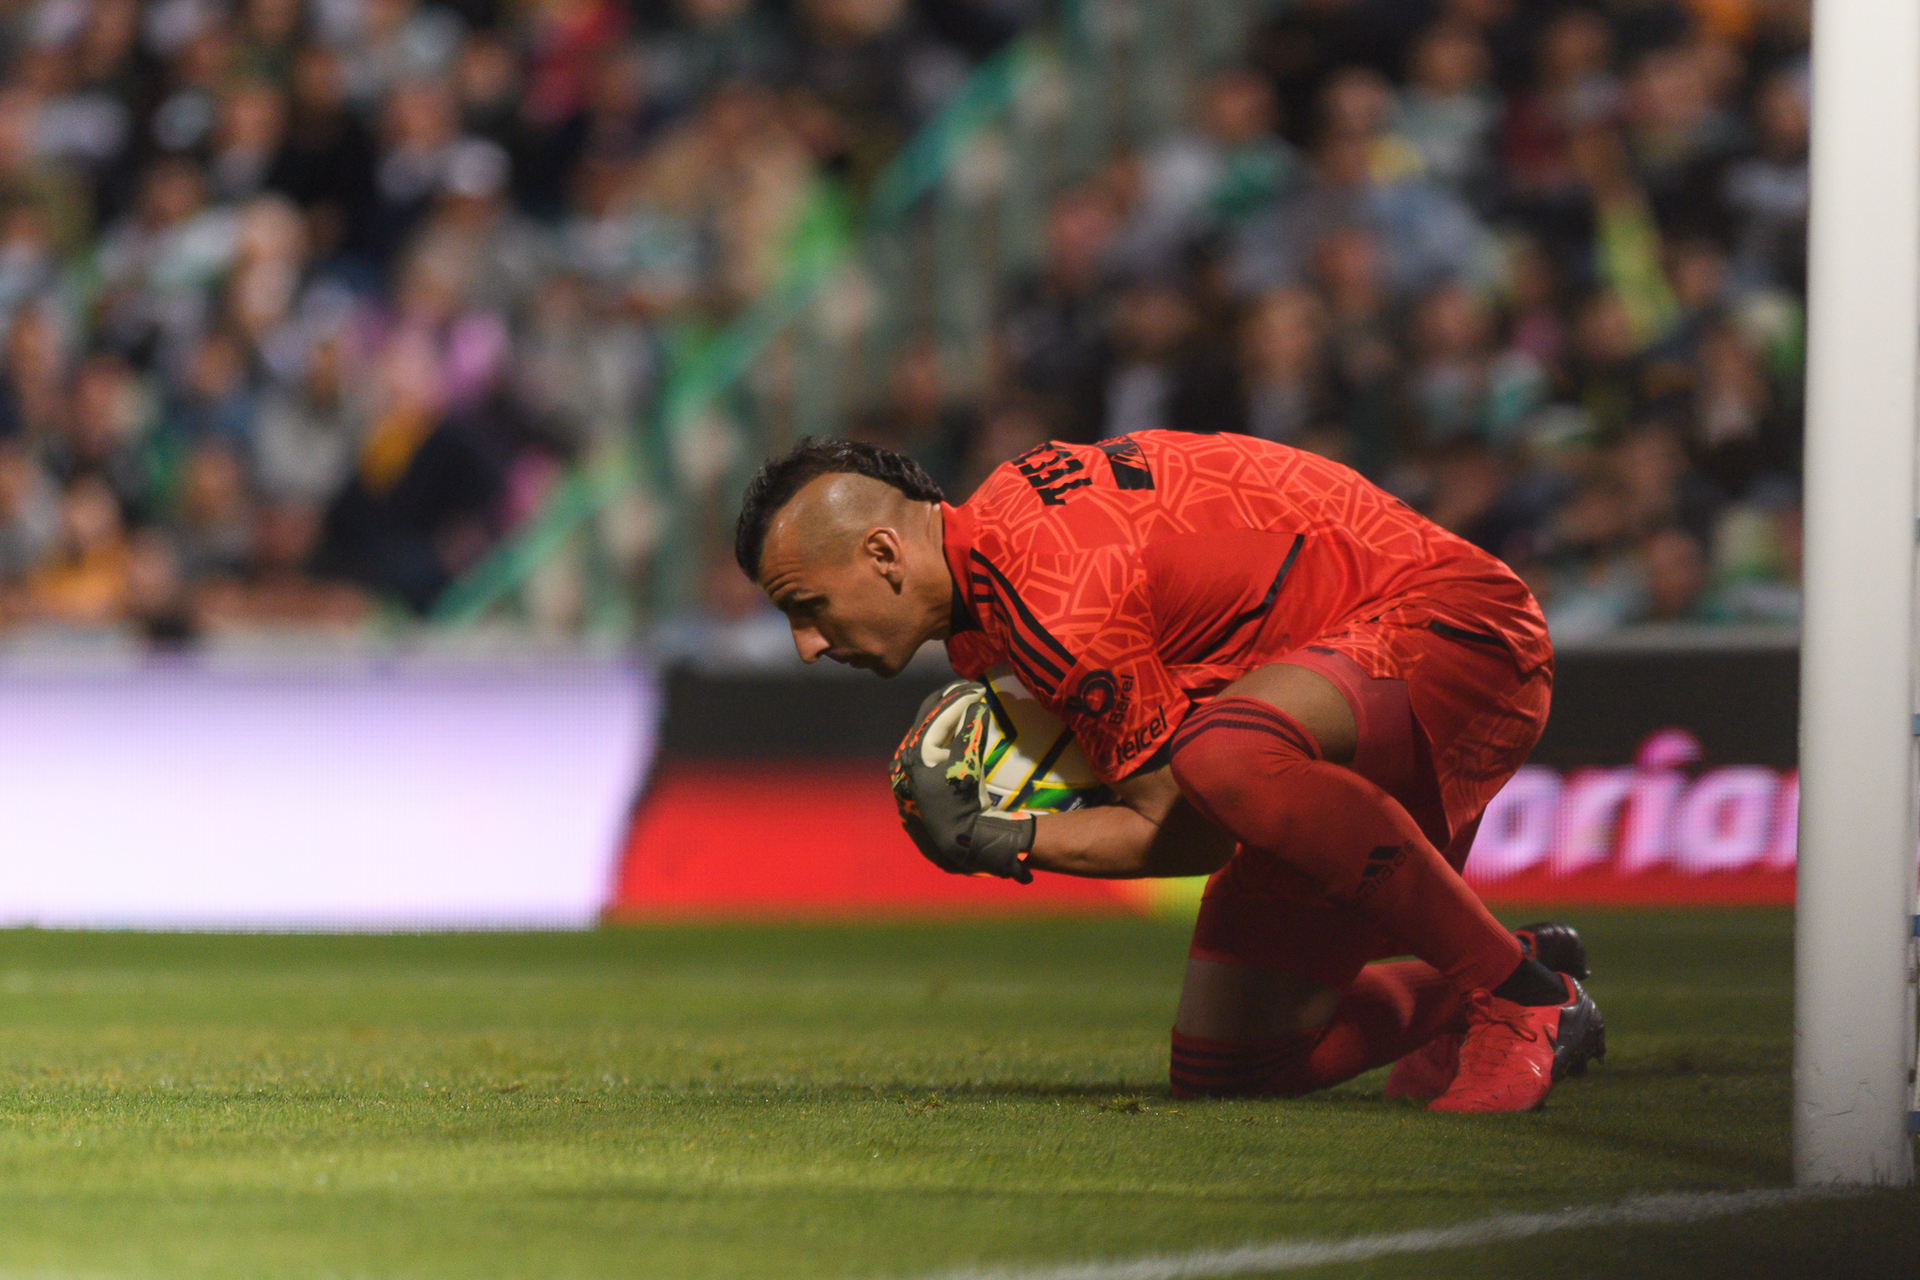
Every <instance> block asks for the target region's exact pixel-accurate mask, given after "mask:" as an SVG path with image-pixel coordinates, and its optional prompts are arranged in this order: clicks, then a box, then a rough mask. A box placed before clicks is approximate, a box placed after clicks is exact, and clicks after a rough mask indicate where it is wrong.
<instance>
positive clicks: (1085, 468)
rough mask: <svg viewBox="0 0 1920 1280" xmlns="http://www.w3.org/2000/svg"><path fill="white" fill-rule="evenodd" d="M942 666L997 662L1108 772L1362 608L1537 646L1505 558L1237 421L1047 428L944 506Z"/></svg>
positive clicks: (1541, 626) (1535, 626) (1541, 641)
mask: <svg viewBox="0 0 1920 1280" xmlns="http://www.w3.org/2000/svg"><path fill="white" fill-rule="evenodd" d="M941 513H942V515H943V516H944V517H945V521H946V554H947V565H948V567H949V568H950V569H951V570H952V572H953V580H954V583H955V584H956V585H955V593H954V630H953V634H952V636H951V637H950V638H949V639H948V641H947V654H948V657H949V659H950V660H951V661H952V663H953V667H954V670H956V671H958V672H959V673H960V674H961V675H963V676H967V677H978V676H979V675H980V674H981V673H982V672H984V671H986V669H987V668H988V667H990V666H993V665H994V664H995V663H999V662H1007V663H1010V664H1011V665H1012V667H1013V669H1014V671H1015V672H1016V673H1018V675H1019V677H1020V680H1021V682H1022V683H1024V684H1025V685H1026V686H1027V687H1028V688H1029V689H1031V690H1032V691H1033V693H1034V694H1035V696H1037V697H1038V698H1039V699H1040V701H1041V702H1042V703H1044V704H1045V705H1046V706H1048V707H1050V708H1051V709H1052V710H1053V711H1054V713H1055V714H1057V715H1058V716H1060V718H1061V719H1062V720H1064V721H1065V722H1066V723H1067V724H1068V726H1070V727H1071V728H1072V729H1073V732H1074V736H1075V737H1076V738H1078V739H1079V742H1080V745H1081V747H1082V749H1083V750H1085V752H1086V753H1087V758H1088V759H1089V760H1090V761H1091V762H1092V763H1093V766H1094V768H1095V769H1096V770H1098V771H1099V773H1100V775H1101V776H1102V777H1103V778H1106V779H1107V780H1108V781H1110V782H1114V781H1119V780H1120V779H1122V778H1125V777H1127V776H1129V775H1131V774H1133V773H1135V772H1137V771H1138V770H1139V769H1140V768H1141V767H1142V766H1143V765H1145V764H1147V763H1148V762H1150V761H1153V760H1154V758H1155V757H1156V755H1157V753H1158V752H1159V751H1160V749H1161V748H1162V747H1163V746H1164V745H1165V744H1166V742H1167V739H1168V738H1170V737H1171V736H1172V735H1173V731H1174V730H1175V729H1176V728H1177V727H1178V726H1179V724H1180V721H1181V720H1182V719H1183V718H1184V717H1185V715H1186V713H1187V710H1188V708H1189V707H1191V706H1192V705H1193V703H1194V702H1196V701H1199V700H1202V699H1205V698H1207V697H1210V696H1212V695H1213V694H1214V693H1216V692H1218V691H1219V690H1220V689H1221V688H1222V687H1223V686H1225V685H1226V684H1228V683H1229V682H1230V681H1232V680H1233V679H1234V678H1236V677H1238V676H1240V675H1243V674H1245V673H1246V672H1248V671H1250V670H1252V669H1253V668H1255V667H1258V666H1262V665H1264V664H1266V663H1269V662H1273V661H1275V660H1276V659H1278V658H1280V657H1282V656H1284V655H1285V654H1287V653H1289V652H1291V651H1292V650H1294V649H1298V648H1301V647H1303V646H1305V645H1307V644H1308V643H1309V642H1311V641H1312V640H1314V639H1315V638H1316V637H1320V636H1326V635H1329V634H1332V633H1335V632H1337V631H1339V630H1341V629H1342V628H1343V627H1347V626H1352V625H1355V624H1358V623H1376V622H1377V623H1381V624H1385V625H1406V626H1416V627H1433V628H1435V629H1437V630H1441V631H1442V633H1443V634H1449V635H1453V636H1455V638H1458V639H1462V640H1465V641H1468V642H1470V643H1471V642H1479V643H1486V644H1498V645H1499V646H1501V647H1502V648H1504V649H1505V650H1506V651H1507V652H1508V653H1509V654H1510V655H1511V656H1512V658H1513V660H1514V662H1515V664H1516V665H1517V666H1519V668H1520V669H1521V670H1522V671H1530V670H1533V669H1535V668H1538V667H1541V666H1544V665H1546V664H1547V663H1549V662H1551V661H1552V656H1553V651H1552V647H1551V645H1550V644H1549V642H1548V639H1547V631H1546V625H1545V623H1544V622H1543V621H1542V620H1541V616H1540V611H1539V608H1538V606H1537V605H1536V604H1535V603H1534V600H1533V596H1532V595H1531V594H1530V593H1529V592H1528V590H1527V588H1526V586H1525V584H1523V583H1522V582H1521V581H1520V579H1519V578H1518V577H1517V576H1515V575H1514V573H1513V572H1512V570H1510V569H1508V568H1507V567H1506V566H1505V565H1504V564H1502V563H1500V561H1498V560H1496V559H1495V558H1494V557H1492V556H1490V555H1488V554H1487V553H1486V552H1484V551H1481V550H1480V549H1479V548H1477V547H1475V546H1473V545H1472V544H1471V543H1469V542H1466V541H1465V540H1463V539H1461V538H1458V537H1455V536H1454V535H1453V534H1451V533H1448V532H1447V531H1446V530H1444V529H1442V528H1440V527H1439V526H1438V525H1436V524H1434V523H1433V522H1432V521H1430V520H1428V519H1426V518H1425V517H1424V516H1421V515H1420V514H1419V513H1418V512H1416V511H1414V510H1413V509H1412V508H1410V507H1408V506H1407V505H1406V504H1405V503H1403V502H1401V501H1399V500H1398V499H1397V498H1393V497H1391V496H1389V495H1388V494H1386V493H1384V492H1382V491H1381V490H1380V489H1378V488H1376V487H1375V486H1373V485H1372V484H1369V483H1368V482H1367V481H1366V480H1365V479H1363V478H1361V476H1359V475H1358V474H1357V473H1355V472H1353V471H1351V470H1349V469H1348V468H1346V467H1343V466H1341V465H1339V464H1338V463H1335V462H1329V461H1327V460H1326V459H1324V458H1320V457H1317V456H1315V455H1313V454H1310V453H1303V452H1301V451H1300V450H1297V449H1290V448H1288V447H1286V446H1285V445H1278V444H1269V443H1267V442H1266V441H1263V440H1257V439H1254V438H1252V437H1250V436H1239V435H1211V436H1207V435H1188V434H1184V433H1180V432H1171V431H1142V432H1138V433H1136V434H1134V435H1130V436H1121V437H1119V438H1117V439H1113V440H1103V441H1101V442H1100V443H1099V444H1095V445H1065V444H1051V443H1050V444H1044V445H1041V446H1039V447H1038V448H1035V449H1031V450H1029V451H1027V452H1026V453H1024V454H1021V455H1020V456H1019V457H1018V458H1015V459H1014V460H1013V461H1011V462H1008V463H1005V464H1003V465H1001V466H1000V467H997V468H996V469H995V470H994V471H993V473H992V474H991V475H989V476H988V477H987V479H986V481H985V483H983V484H982V485H981V486H980V488H979V490H978V491H977V492H976V493H975V494H974V495H973V497H971V498H970V499H968V500H967V501H966V502H965V503H963V504H962V505H960V506H958V507H954V506H942V508H941Z"/></svg>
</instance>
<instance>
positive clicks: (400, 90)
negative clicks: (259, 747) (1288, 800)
mask: <svg viewBox="0 0 1920 1280" xmlns="http://www.w3.org/2000/svg"><path fill="white" fill-rule="evenodd" d="M1806 48H1807V5H1806V3H1805V2H1804V0H1692V2H1691V3H1679V2H1677V0H1634V2H1632V3H1627V2H1626V0H1618V2H1615V3H1606V4H1599V5H1596V6H1593V7H1580V6H1571V5H1561V4H1534V3H1520V2H1518V0H1445V2H1444V3H1440V2H1421V3H1416V2H1414V0H1403V2H1399V0H1298V2H1296V3H1288V4H1271V3H1246V4H1228V3H1215V4H1207V3H1201V2H1200V0H1185V2H1178V0H1153V2H1147V0H1139V2H1134V3H1122V2H1121V0H1085V2H1084V3H1081V4H1063V5H1059V6H1054V5H1046V4H1041V3H1037V2H1028V3H1022V2H1021V0H923V2H921V3H915V4H909V3H906V2H905V0H792V3H786V4H773V3H764V2H762V3H755V2H754V0H676V2H674V3H660V2H658V0H656V2H654V3H638V2H635V3H629V4H622V3H618V2H617V0H537V2H530V3H525V4H520V5H504V4H499V3H497V2H496V0H455V2H453V3H448V4H425V3H419V2H418V0H314V2H313V3H311V4H305V5H303V4H302V3H301V2H300V0H239V2H237V3H236V4H235V5H234V6H233V7H231V8H228V7H223V6H222V5H219V4H217V3H214V0H161V2H160V3H152V4H143V3H139V2H137V0H39V2H38V3H32V4H24V5H14V6H11V7H8V8H7V9H6V10H5V11H4V15H0V53H3V55H4V66H5V68H6V70H5V74H4V81H0V326H4V332H3V333H0V629H4V630H5V631H6V632H8V633H9V634H10V635H11V636H14V637H18V636H24V635H38V634H44V633H46V632H47V631H49V630H51V631H54V632H56V633H58V634H60V635H63V636H65V635H70V634H71V633H74V632H99V631H105V632H110V633H113V634H117V635H122V636H139V637H144V638H145V639H147V640H150V641H151V642H153V643H155V644H165V645H180V644H190V643H194V642H195V641H196V640H198V639H203V638H214V639H218V638H221V637H226V636H234V635H251V634H258V633H266V634H270V635H279V634H282V633H284V632H287V631H297V632H303V633H311V632H314V631H323V632H328V633H333V634H339V635H344V636H348V637H353V636H365V635H369V634H380V633H387V632H391V631H394V630H396V629H402V630H404V629H407V628H410V627H413V626H415V625H418V623H419V621H420V620H425V622H426V625H438V626H441V627H459V626H464V625H468V624H471V623H474V622H477V621H483V622H485V623H487V624H488V625H493V626H499V627H502V628H505V629H508V630H510V631H514V632H516V633H517V632H526V633H529V634H532V635H536V636H543V637H562V638H571V637H580V636H587V637H594V636H613V637H616V638H627V637H631V636H633V635H635V634H636V633H640V632H645V633H647V634H650V635H653V636H655V637H656V638H657V641H658V643H659V645H660V646H661V647H662V648H663V649H664V650H665V651H666V652H667V653H669V654H673V653H675V652H679V653H702V654H710V653H712V652H713V651H714V649H715V646H717V645H720V646H732V647H733V648H735V649H737V650H738V651H739V652H741V653H743V654H745V655H748V656H751V655H753V654H757V653H759V652H761V651H762V650H764V651H766V652H768V653H778V652H780V646H781V645H782V644H783V643H784V641H783V640H781V638H780V636H779V634H778V628H777V619H774V620H773V622H774V624H775V625H774V626H772V627H768V626H766V621H767V620H766V619H765V618H764V617H763V616H762V613H761V611H762V610H763V609H764V606H763V604H762V603H761V602H760V601H759V600H758V599H757V593H755V592H754V591H753V590H752V588H751V586H750V585H749V584H747V583H745V582H743V581H741V580H740V579H739V577H738V574H737V573H736V572H735V571H734V570H732V568H731V566H730V564H729V562H728V558H727V556H726V555H725V552H724V546H725V523H726V521H727V519H728V518H729V517H730V514H731V508H732V505H733V503H732V499H733V497H734V495H735V493H737V489H738V485H739V484H740V483H741V482H742V481H743V480H744V476H745V473H746V471H747V470H748V469H749V468H750V466H751V465H752V463H753V462H755V461H756V460H757V458H758V456H759V455H760V454H761V453H763V452H764V451H765V450H766V449H769V448H776V447H779V446H780V445H781V444H783V443H784V442H785V441H786V440H788V439H790V438H792V437H794V436H796V435H798V434H801V433H803V432H808V431H815V432H837V433H845V434H852V435H856V436H860V437H862V438H866V439H871V440H874V441H877V442H880V443H884V444H887V445H890V446H892V447H896V448H902V449H905V450H907V451H909V452H911V453H913V454H915V455H916V456H918V457H919V458H921V460H922V461H923V462H925V463H926V464H927V465H928V467H929V468H930V469H931V470H932V471H933V472H934V473H935V474H936V475H937V476H938V477H939V478H940V479H941V480H942V481H943V483H945V484H946V485H947V486H948V488H949V491H950V493H951V494H952V495H953V496H955V497H959V496H962V495H964V494H965V493H966V492H967V491H968V490H969V489H970V487H971V486H972V485H973V484H974V483H976V482H977V480H978V478H979V477H980V476H981V475H982V474H983V473H984V472H985V471H986V470H987V469H989V468H990V467H991V466H993V465H994V464H996V463H998V462H1000V461H1002V460H1004V459H1005V458H1007V457H1009V456H1012V455H1013V454H1015V453H1017V452H1019V451H1020V450H1022V449H1024V448H1026V447H1028V446H1030V445H1031V444H1033V443H1035V442H1037V441H1038V440H1040V439H1043V438H1047V437H1050V436H1052V437H1065V438H1072V439H1094V438H1098V437H1101V436H1105V435H1111V434H1116V433H1120V432H1125V431H1130V430H1137V429H1141V428H1145V427H1154V426H1165V427H1173V428H1177V429H1185V430H1237V431H1248V432H1252V433H1255V434H1258V435H1262V436H1266V437H1269V438H1273V439H1279V440H1284V441H1287V442H1290V443H1295V444H1299V445H1301V446H1302V447H1306V448H1311V449H1315V450H1317V451H1321V452H1325V453H1328V454H1331V455H1334V456H1336V457H1340V458H1342V459H1345V460H1348V461H1350V462H1352V463H1353V464H1354V465H1356V466H1358V467H1360V468H1361V469H1362V470H1364V471H1365V472H1366V473H1367V474H1369V475H1370V476H1372V477H1373V478H1375V479H1376V480H1378V481H1379V482H1380V483H1382V484H1384V485H1385V486H1386V487H1388V488H1389V489H1390V490H1392V491H1393V492H1394V493H1396V494H1398V495H1400V496H1402V497H1404V498H1405V499H1406V500H1407V501H1409V502H1411V503H1413V504H1415V505H1416V506H1418V507H1420V508H1421V509H1422V510H1424V511H1426V512H1428V513H1429V514H1430V515H1432V516H1433V518H1435V519H1436V520H1438V521H1439V522H1440V523H1442V524H1444V525H1446V526H1447V527H1449V528H1452V529H1455V530H1457V531H1459V532H1461V533H1463V534H1465V535H1466V536H1468V537H1470V538H1471V539H1473V540H1474V541H1476V542H1478V543H1479V544H1481V545H1483V546H1485V547H1488V548H1489V549H1491V550H1493V551H1495V552H1496V553H1498V554H1500V555H1501V556H1503V557H1504V558H1506V559H1507V560H1508V561H1509V562H1510V563H1512V564H1514V565H1515V566H1516V568H1518V569H1520V570H1521V571H1522V572H1523V573H1524V574H1525V576H1526V577H1527V579H1528V581H1529V582H1530V583H1532V584H1533V586H1534V588H1535V590H1536V592H1537V593H1538V594H1539V596H1540V597H1541V599H1542V601H1543V602H1544V603H1545V605H1546V608H1547V611H1548V615H1549V618H1550V621H1551V623H1552V625H1553V627H1554V631H1555V634H1556V637H1557V638H1560V639H1563V640H1578V639H1581V638H1586V637H1593V636H1598V635H1603V634H1605V633H1608V632H1610V631H1612V630H1614V629H1616V628H1618V627H1621V626H1623V625H1626V624H1630V623H1635V622H1641V621H1648V620H1652V621H1660V622H1674V621H1693V622H1702V623H1710V622H1744V623H1752V622H1762V623H1764V622H1790V621H1792V620H1793V619H1794V618H1795V617H1796V616H1797V612H1798V590H1797V585H1796V584H1797V575H1798V557H1797V547H1798V528H1799V524H1798V502H1799V498H1798V467H1799V435H1800V408H1799V406H1800V383H1799V378H1800V355H1801V325H1802V310H1803V305H1802V304H1803V296H1804V251H1803V240H1804V220H1805V214H1806V202H1807V170H1806V141H1807V85H1806V74H1807V73H1806ZM1145 49H1152V50H1154V51H1155V53H1156V55H1157V56H1155V57H1153V58H1151V59H1149V58H1144V57H1141V56H1139V55H1140V52H1141V51H1142V50H1145Z"/></svg>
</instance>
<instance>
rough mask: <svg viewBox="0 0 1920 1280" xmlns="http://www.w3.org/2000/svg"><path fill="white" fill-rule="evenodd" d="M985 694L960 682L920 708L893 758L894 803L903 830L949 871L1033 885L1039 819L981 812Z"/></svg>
mask: <svg viewBox="0 0 1920 1280" xmlns="http://www.w3.org/2000/svg"><path fill="white" fill-rule="evenodd" d="M979 689H980V686H979V685H978V684H976V683H974V682H973V681H970V680H960V681H956V682H955V683H953V684H950V685H947V686H946V687H945V688H942V689H936V690H935V691H934V692H933V693H931V694H929V695H928V696H927V700H926V701H925V702H922V703H921V704H920V711H919V714H918V715H917V716H916V717H915V719H914V725H913V728H912V729H911V730H909V731H908V733H907V736H906V738H905V739H904V740H902V742H901V743H900V748H899V750H897V751H895V752H894V753H893V770H892V778H893V798H894V803H895V804H896V805H898V806H899V809H900V825H901V826H903V827H905V828H906V829H907V834H908V835H909V836H911V837H912V838H913V842H914V844H915V845H917V846H919V849H920V852H921V853H923V854H925V855H926V857H927V861H929V862H931V863H933V865H934V866H936V867H939V868H940V869H941V870H942V871H951V872H954V873H955V874H959V875H994V876H1000V877H1002V878H1004V879H1010V880H1017V881H1019V882H1020V883H1021V884H1031V883H1032V882H1033V872H1032V871H1030V870H1028V869H1027V865H1026V857H1025V855H1026V853H1027V851H1028V850H1029V849H1031V848H1032V847H1033V833H1034V820H1033V819H1032V818H1015V817H1011V816H1009V815H1007V814H1003V813H983V812H981V809H980V776H981V771H982V759H983V757H984V756H985V754H986V745H987V725H988V717H989V716H990V715H991V714H992V712H990V711H989V710H988V709H987V704H986V700H985V699H984V698H980V697H977V696H975V695H977V694H978V693H979ZM969 698H971V699H972V700H971V701H969Z"/></svg>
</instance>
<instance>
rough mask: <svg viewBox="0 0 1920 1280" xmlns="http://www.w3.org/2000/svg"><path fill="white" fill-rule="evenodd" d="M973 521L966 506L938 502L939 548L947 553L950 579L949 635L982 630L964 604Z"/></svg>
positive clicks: (972, 515)
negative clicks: (950, 611)
mask: <svg viewBox="0 0 1920 1280" xmlns="http://www.w3.org/2000/svg"><path fill="white" fill-rule="evenodd" d="M976 523H977V522H976V521H975V518H974V514H973V512H971V511H969V510H967V509H966V508H965V507H955V506H951V505H949V504H947V503H945V502H943V503H941V504H940V541H941V550H942V551H944V552H945V553H946V557H947V573H948V574H949V575H950V576H951V577H952V578H953V620H952V627H951V630H950V634H952V635H958V634H960V633H961V632H962V631H979V630H981V626H980V620H979V619H978V618H976V617H974V616H973V610H971V609H969V608H968V607H967V593H966V590H965V588H964V587H963V586H962V584H963V583H965V582H966V581H967V553H968V552H969V551H972V550H973V534H974V529H975V527H976Z"/></svg>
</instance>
